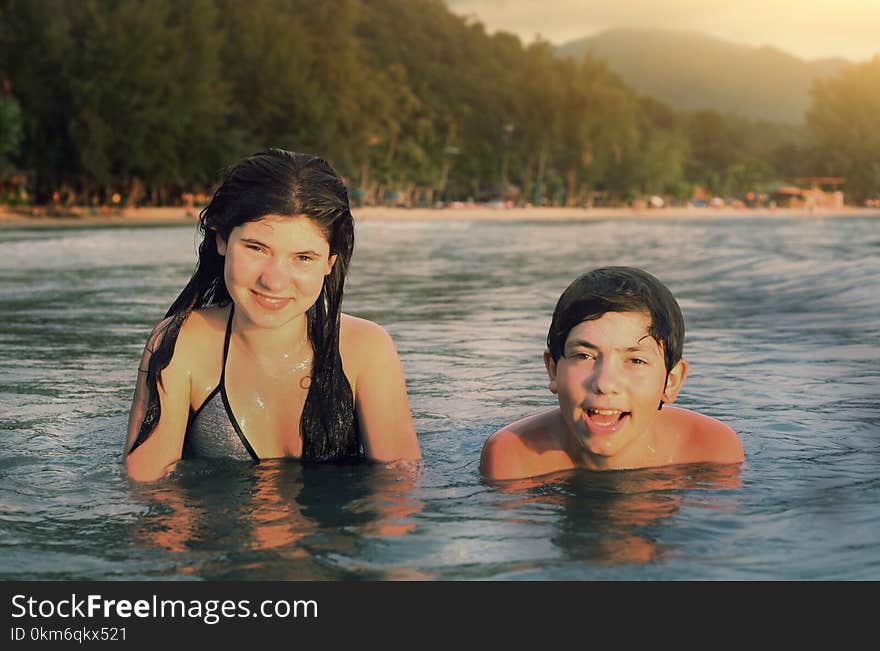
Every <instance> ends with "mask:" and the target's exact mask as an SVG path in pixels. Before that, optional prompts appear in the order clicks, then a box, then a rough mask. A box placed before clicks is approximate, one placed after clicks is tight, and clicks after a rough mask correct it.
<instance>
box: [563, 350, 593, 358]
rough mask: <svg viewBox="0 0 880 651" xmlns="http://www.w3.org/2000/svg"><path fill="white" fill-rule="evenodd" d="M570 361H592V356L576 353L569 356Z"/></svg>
mask: <svg viewBox="0 0 880 651" xmlns="http://www.w3.org/2000/svg"><path fill="white" fill-rule="evenodd" d="M569 357H571V359H593V355H592V354H591V353H585V352H583V351H576V352H574V353H572V354H571V355H569Z"/></svg>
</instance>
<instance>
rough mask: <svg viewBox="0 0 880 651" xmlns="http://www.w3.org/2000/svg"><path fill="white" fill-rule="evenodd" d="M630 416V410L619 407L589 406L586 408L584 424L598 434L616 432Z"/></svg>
mask: <svg viewBox="0 0 880 651" xmlns="http://www.w3.org/2000/svg"><path fill="white" fill-rule="evenodd" d="M628 418H629V412H628V411H620V410H619V409H594V408H588V409H586V410H584V424H585V425H586V426H587V428H589V430H590V431H591V432H594V433H596V434H610V433H612V432H616V431H617V430H618V429H620V427H621V426H622V425H623V423H624V422H626V419H628Z"/></svg>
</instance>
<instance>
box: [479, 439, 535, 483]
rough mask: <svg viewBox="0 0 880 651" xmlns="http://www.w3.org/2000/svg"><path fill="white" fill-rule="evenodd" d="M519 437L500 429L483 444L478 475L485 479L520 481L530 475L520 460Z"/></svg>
mask: <svg viewBox="0 0 880 651" xmlns="http://www.w3.org/2000/svg"><path fill="white" fill-rule="evenodd" d="M521 452H522V443H521V442H520V441H519V436H518V435H517V434H516V433H515V432H512V431H510V430H509V429H506V428H504V427H502V428H501V429H500V430H498V431H497V432H495V433H494V434H492V436H490V437H489V438H488V439H486V442H485V443H484V444H483V452H482V453H481V454H480V474H481V475H482V476H483V477H485V478H486V479H520V478H522V477H528V476H529V475H530V474H531V473H529V472H528V469H527V468H525V464H524V463H523V459H522V453H521Z"/></svg>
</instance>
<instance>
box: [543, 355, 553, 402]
mask: <svg viewBox="0 0 880 651" xmlns="http://www.w3.org/2000/svg"><path fill="white" fill-rule="evenodd" d="M544 366H546V367H547V377H549V378H550V393H554V394H555V393H556V362H555V361H553V355H551V354H550V351H549V350H545V351H544Z"/></svg>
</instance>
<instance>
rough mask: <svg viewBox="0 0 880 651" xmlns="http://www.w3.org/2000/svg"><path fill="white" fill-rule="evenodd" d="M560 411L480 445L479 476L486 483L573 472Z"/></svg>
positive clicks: (529, 418) (506, 430)
mask: <svg viewBox="0 0 880 651" xmlns="http://www.w3.org/2000/svg"><path fill="white" fill-rule="evenodd" d="M564 431H565V423H564V421H563V420H562V416H561V414H560V412H559V408H554V409H551V410H550V411H546V412H544V413H541V414H536V415H534V416H527V417H526V418H523V419H521V420H518V421H516V422H513V423H510V424H509V425H505V426H504V427H502V428H501V429H499V430H498V431H496V432H495V433H493V434H492V435H491V436H490V437H489V438H488V439H486V442H485V443H484V444H483V451H482V454H481V455H480V474H481V475H483V476H484V477H486V478H487V479H522V478H524V477H536V476H538V475H546V474H549V473H552V472H557V471H559V470H569V469H571V468H574V463H573V461H572V459H571V456H570V455H569V454H568V453H567V452H566V451H565V448H564V445H563V443H562V441H564V440H565V434H564Z"/></svg>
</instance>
